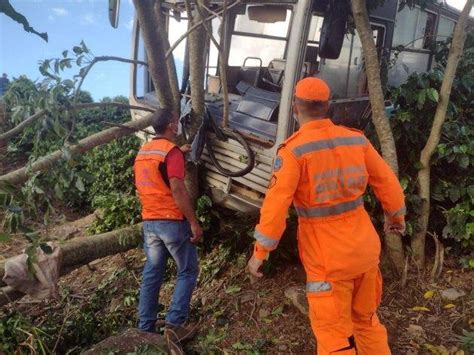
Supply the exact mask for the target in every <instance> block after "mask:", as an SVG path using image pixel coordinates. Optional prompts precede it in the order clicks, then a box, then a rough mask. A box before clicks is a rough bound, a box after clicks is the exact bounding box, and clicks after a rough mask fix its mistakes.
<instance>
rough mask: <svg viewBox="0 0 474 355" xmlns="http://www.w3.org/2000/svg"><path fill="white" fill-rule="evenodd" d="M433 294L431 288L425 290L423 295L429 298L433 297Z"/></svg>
mask: <svg viewBox="0 0 474 355" xmlns="http://www.w3.org/2000/svg"><path fill="white" fill-rule="evenodd" d="M433 296H434V291H432V290H429V291H426V292H425V294H424V295H423V297H424V298H425V299H427V300H429V299H430V298H433Z"/></svg>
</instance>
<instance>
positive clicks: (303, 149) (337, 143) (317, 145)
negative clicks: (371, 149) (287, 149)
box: [293, 136, 367, 157]
mask: <svg viewBox="0 0 474 355" xmlns="http://www.w3.org/2000/svg"><path fill="white" fill-rule="evenodd" d="M365 144H367V138H365V137H361V136H357V137H337V138H333V139H325V140H320V141H314V142H309V143H305V144H302V145H300V146H298V147H296V148H294V149H293V154H295V156H297V157H300V156H302V155H303V154H306V153H312V152H317V151H320V150H323V149H333V148H336V147H341V146H351V145H365Z"/></svg>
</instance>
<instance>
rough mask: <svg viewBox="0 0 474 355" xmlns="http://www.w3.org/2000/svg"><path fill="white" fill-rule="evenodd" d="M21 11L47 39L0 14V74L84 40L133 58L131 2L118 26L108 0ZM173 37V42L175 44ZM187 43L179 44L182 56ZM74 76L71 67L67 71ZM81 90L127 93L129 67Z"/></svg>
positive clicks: (99, 76) (92, 79) (109, 68)
mask: <svg viewBox="0 0 474 355" xmlns="http://www.w3.org/2000/svg"><path fill="white" fill-rule="evenodd" d="M10 3H11V4H12V5H13V6H14V7H15V9H16V10H17V11H19V12H20V13H22V14H23V15H25V16H26V18H27V19H28V20H29V22H30V25H31V26H33V27H34V28H35V29H36V30H37V31H38V32H47V33H48V36H49V42H48V43H46V42H45V41H43V40H42V39H41V38H39V37H38V36H36V35H33V34H30V33H27V32H25V31H23V28H22V26H21V25H19V24H18V23H16V22H13V21H12V20H11V19H9V18H7V17H6V16H4V15H3V14H0V73H7V74H8V76H9V78H12V77H18V76H19V75H23V74H24V75H26V76H27V77H29V78H31V79H33V80H34V79H39V78H40V77H41V74H40V73H39V71H38V62H39V61H40V60H43V59H47V58H55V57H59V56H60V55H61V53H62V51H63V50H65V49H72V47H73V46H75V45H78V44H79V42H80V41H81V40H84V42H85V43H86V45H87V46H88V47H89V49H90V50H91V51H92V52H93V53H94V54H95V55H97V56H99V55H115V56H120V57H125V58H130V56H131V45H130V44H131V36H132V21H133V13H134V9H133V4H132V2H131V0H121V8H120V20H119V27H118V28H117V29H114V28H112V26H110V24H109V20H108V1H107V0H10ZM448 3H449V4H451V5H453V6H456V7H458V8H459V7H462V6H463V5H464V4H465V0H449V1H448ZM175 26H176V27H175V28H174V29H173V31H172V32H171V33H172V37H176V38H177V37H178V35H179V34H181V33H183V31H185V27H186V25H185V23H183V21H182V22H181V23H180V24H175ZM173 39H174V38H172V39H171V42H173ZM183 52H184V46H180V47H178V48H177V50H176V52H175V54H176V55H177V58H180V57H182V55H183ZM73 74H76V72H73V71H71V72H70V74H69V75H71V76H72V75H73ZM83 89H84V90H87V91H89V92H91V93H92V96H93V97H94V99H96V100H99V99H101V98H102V97H105V96H116V95H125V96H128V92H129V66H128V65H127V64H122V63H114V62H107V63H99V64H97V65H96V66H95V67H94V69H93V70H92V71H91V73H90V74H89V76H88V77H87V79H86V80H85V82H84V85H83Z"/></svg>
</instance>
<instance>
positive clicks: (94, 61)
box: [64, 56, 148, 143]
mask: <svg viewBox="0 0 474 355" xmlns="http://www.w3.org/2000/svg"><path fill="white" fill-rule="evenodd" d="M107 61H116V62H122V63H131V64H141V65H145V66H148V63H146V62H143V61H141V60H133V59H127V58H122V57H114V56H100V57H95V58H94V59H92V61H91V62H90V63H89V65H88V66H87V67H86V70H85V72H84V74H82V75H81V80H80V81H79V85H78V86H77V88H76V91H75V93H74V100H73V102H72V105H73V106H76V104H77V99H78V98H79V94H80V92H81V87H82V84H83V83H84V80H85V79H86V76H87V75H88V74H89V72H90V70H91V69H92V67H93V66H94V65H95V64H97V63H99V62H107ZM75 128H76V116H73V117H72V124H71V129H70V130H69V132H68V134H67V135H66V138H64V143H66V142H68V141H69V138H70V137H71V135H72V133H73V132H74V129H75Z"/></svg>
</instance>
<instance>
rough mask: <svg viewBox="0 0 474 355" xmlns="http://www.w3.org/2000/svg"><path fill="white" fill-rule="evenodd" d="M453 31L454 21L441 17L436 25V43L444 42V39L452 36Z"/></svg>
mask: <svg viewBox="0 0 474 355" xmlns="http://www.w3.org/2000/svg"><path fill="white" fill-rule="evenodd" d="M453 31H454V21H452V20H450V19H448V18H446V17H444V16H441V18H440V19H439V25H438V36H439V37H438V38H437V41H445V40H446V37H450V36H452V34H453Z"/></svg>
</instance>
